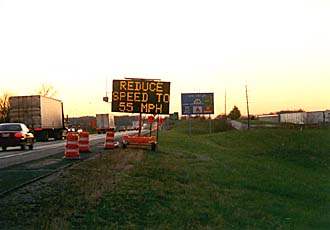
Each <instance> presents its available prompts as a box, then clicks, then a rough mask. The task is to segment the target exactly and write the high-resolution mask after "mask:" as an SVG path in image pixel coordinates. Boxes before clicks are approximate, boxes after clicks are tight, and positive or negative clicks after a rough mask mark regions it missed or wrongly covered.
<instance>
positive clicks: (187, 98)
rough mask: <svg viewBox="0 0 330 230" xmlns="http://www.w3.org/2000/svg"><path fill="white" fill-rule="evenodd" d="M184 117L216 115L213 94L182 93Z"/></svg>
mask: <svg viewBox="0 0 330 230" xmlns="http://www.w3.org/2000/svg"><path fill="white" fill-rule="evenodd" d="M181 106H182V115H197V114H214V96H213V93H182V94H181Z"/></svg>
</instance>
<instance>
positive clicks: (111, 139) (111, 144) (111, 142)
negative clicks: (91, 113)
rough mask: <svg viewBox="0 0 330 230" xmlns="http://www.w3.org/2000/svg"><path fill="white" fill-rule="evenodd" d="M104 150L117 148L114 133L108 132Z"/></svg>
mask: <svg viewBox="0 0 330 230" xmlns="http://www.w3.org/2000/svg"><path fill="white" fill-rule="evenodd" d="M104 148H105V149H114V148H115V133H114V132H113V131H107V134H106V137H105V144H104Z"/></svg>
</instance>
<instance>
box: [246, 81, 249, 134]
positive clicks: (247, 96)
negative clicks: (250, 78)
mask: <svg viewBox="0 0 330 230" xmlns="http://www.w3.org/2000/svg"><path fill="white" fill-rule="evenodd" d="M245 94H246V108H247V115H248V130H249V129H250V110H249V95H248V89H247V85H245Z"/></svg>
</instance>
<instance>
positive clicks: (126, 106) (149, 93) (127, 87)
mask: <svg viewBox="0 0 330 230" xmlns="http://www.w3.org/2000/svg"><path fill="white" fill-rule="evenodd" d="M170 85H171V83H170V82H162V81H158V80H157V81H156V80H151V79H136V78H130V79H125V80H113V83H112V104H111V109H112V112H122V113H139V114H140V121H139V133H138V136H124V137H123V142H122V146H123V147H124V148H125V147H126V146H127V145H128V144H133V145H134V144H135V145H151V148H152V150H156V146H157V141H158V124H157V139H156V137H142V136H141V126H142V113H145V114H152V115H157V114H158V115H160V114H169V111H170ZM158 117H159V116H158Z"/></svg>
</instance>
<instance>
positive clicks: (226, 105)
mask: <svg viewBox="0 0 330 230" xmlns="http://www.w3.org/2000/svg"><path fill="white" fill-rule="evenodd" d="M225 118H227V89H226V90H225Z"/></svg>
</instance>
